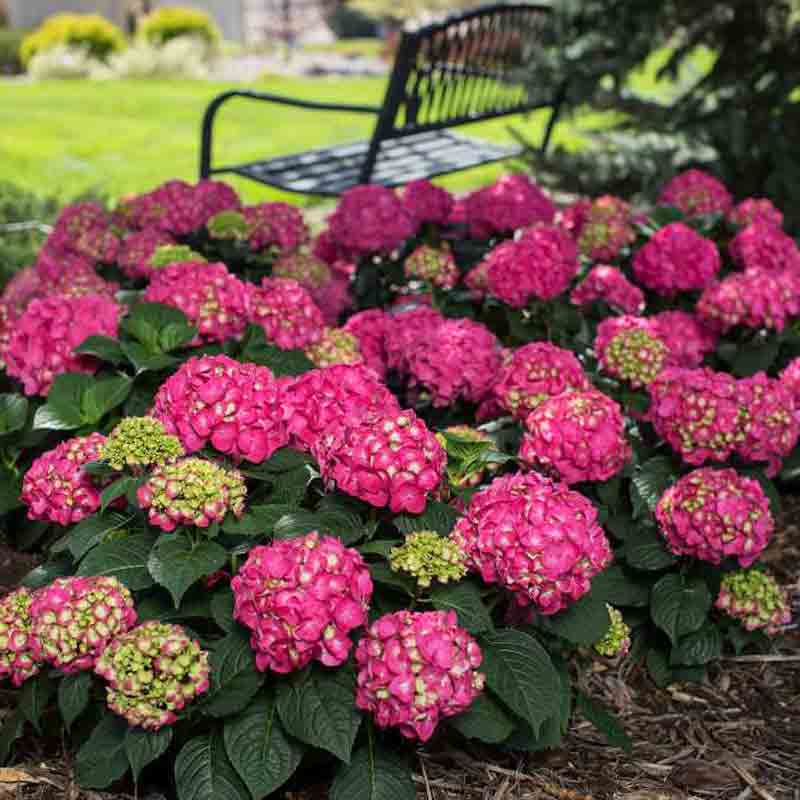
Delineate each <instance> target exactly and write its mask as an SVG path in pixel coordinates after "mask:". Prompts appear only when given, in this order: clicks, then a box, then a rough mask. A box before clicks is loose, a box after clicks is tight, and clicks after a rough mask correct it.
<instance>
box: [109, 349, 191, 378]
mask: <svg viewBox="0 0 800 800" xmlns="http://www.w3.org/2000/svg"><path fill="white" fill-rule="evenodd" d="M122 349H123V350H124V352H125V355H126V356H127V357H128V359H129V360H130V362H131V364H133V366H134V369H135V370H136V374H137V375H138V374H141V373H142V372H160V371H161V370H163V369H170V368H171V367H175V366H177V365H178V364H179V363H180V360H179V359H177V358H175V356H170V355H167V354H166V353H153V352H152V351H150V350H148V349H147V348H146V347H145V346H144V345H141V344H138V343H137V342H122Z"/></svg>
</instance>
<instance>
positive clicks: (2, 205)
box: [0, 181, 57, 286]
mask: <svg viewBox="0 0 800 800" xmlns="http://www.w3.org/2000/svg"><path fill="white" fill-rule="evenodd" d="M56 211H57V203H56V201H55V200H53V199H52V198H43V197H39V196H38V195H35V194H33V193H32V192H29V191H27V190H25V189H22V188H20V187H19V186H16V185H15V184H13V183H9V182H7V181H0V286H4V285H5V284H6V282H7V281H8V279H9V278H10V277H11V276H12V275H13V274H14V273H15V272H16V271H17V270H18V269H22V267H26V266H28V264H32V263H33V262H34V261H35V260H36V253H37V252H38V250H39V248H40V247H41V245H42V242H43V241H44V238H45V233H44V231H45V230H46V228H44V227H43V226H44V225H46V224H47V223H50V222H52V220H53V217H55V214H56ZM35 223H41V225H42V227H39V226H37V225H36V224H35ZM12 226H14V227H12ZM16 226H19V227H16Z"/></svg>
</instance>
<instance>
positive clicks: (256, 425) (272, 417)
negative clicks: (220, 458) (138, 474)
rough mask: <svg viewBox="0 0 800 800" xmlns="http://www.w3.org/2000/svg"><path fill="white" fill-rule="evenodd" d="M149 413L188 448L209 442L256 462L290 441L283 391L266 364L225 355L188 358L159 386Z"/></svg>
mask: <svg viewBox="0 0 800 800" xmlns="http://www.w3.org/2000/svg"><path fill="white" fill-rule="evenodd" d="M150 415H151V416H153V417H155V418H156V419H158V420H160V421H161V422H162V423H163V424H164V428H165V429H166V431H167V433H171V434H174V435H175V436H177V437H178V438H179V439H180V441H181V444H182V445H183V447H184V449H185V450H186V452H187V453H194V452H196V451H198V450H200V449H201V448H202V447H205V446H206V445H208V444H210V445H211V446H212V447H213V448H214V449H215V450H218V451H219V452H221V453H225V455H227V456H229V457H230V458H231V459H233V460H234V461H235V462H239V461H242V460H243V459H246V460H248V461H250V462H252V463H253V464H260V463H261V462H262V461H264V460H266V459H267V458H269V457H270V456H271V455H272V454H273V453H274V452H275V451H276V450H277V449H278V448H280V447H284V446H285V445H286V444H287V443H288V441H289V435H288V433H287V431H286V423H285V418H286V415H287V406H286V403H285V401H284V397H283V392H282V390H281V388H280V386H279V384H278V382H277V381H276V380H275V377H274V376H273V374H272V372H271V371H270V370H269V369H268V368H267V367H259V366H256V365H255V364H242V363H241V362H239V361H234V360H233V359H232V358H229V357H228V356H224V355H219V356H200V357H197V358H191V359H189V360H188V361H187V362H186V363H185V364H183V365H181V367H180V368H179V369H178V370H177V371H176V372H175V373H174V374H173V375H171V376H170V377H169V378H168V379H167V380H166V381H165V382H164V383H163V384H162V385H161V388H160V389H159V390H158V393H157V394H156V396H155V398H154V400H153V408H152V410H151V411H150Z"/></svg>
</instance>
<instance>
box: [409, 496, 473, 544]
mask: <svg viewBox="0 0 800 800" xmlns="http://www.w3.org/2000/svg"><path fill="white" fill-rule="evenodd" d="M459 516H460V515H459V513H458V511H456V510H455V509H454V508H453V507H452V506H450V505H448V504H447V503H440V502H439V501H438V500H429V501H428V505H426V506H425V510H424V511H423V512H422V513H421V514H400V515H399V516H398V517H395V519H394V524H395V525H396V526H397V528H398V530H399V531H400V532H401V533H405V534H409V533H414V531H436V533H439V534H441V535H442V536H447V534H449V533H450V531H451V530H453V526H454V525H455V524H456V520H458V518H459Z"/></svg>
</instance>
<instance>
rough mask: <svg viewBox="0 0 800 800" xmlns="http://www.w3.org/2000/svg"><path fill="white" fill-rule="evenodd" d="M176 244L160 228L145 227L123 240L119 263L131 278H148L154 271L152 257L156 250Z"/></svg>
mask: <svg viewBox="0 0 800 800" xmlns="http://www.w3.org/2000/svg"><path fill="white" fill-rule="evenodd" d="M174 244H177V242H176V241H175V239H174V238H173V237H172V236H170V234H168V233H165V232H164V231H161V230H159V229H158V228H145V229H144V230H142V231H136V232H135V233H129V234H128V235H127V236H126V237H125V238H124V239H123V240H122V245H121V246H120V252H119V256H118V257H117V264H119V267H120V269H121V270H122V271H123V272H124V273H125V274H126V275H127V276H128V277H129V278H133V279H134V280H136V279H137V278H148V277H149V276H150V275H151V273H152V272H153V267H152V266H151V265H150V258H151V257H152V256H153V254H154V253H155V252H156V250H158V248H159V247H164V246H165V245H174Z"/></svg>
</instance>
